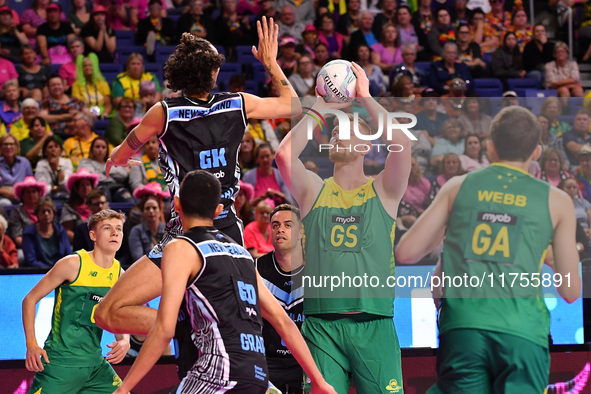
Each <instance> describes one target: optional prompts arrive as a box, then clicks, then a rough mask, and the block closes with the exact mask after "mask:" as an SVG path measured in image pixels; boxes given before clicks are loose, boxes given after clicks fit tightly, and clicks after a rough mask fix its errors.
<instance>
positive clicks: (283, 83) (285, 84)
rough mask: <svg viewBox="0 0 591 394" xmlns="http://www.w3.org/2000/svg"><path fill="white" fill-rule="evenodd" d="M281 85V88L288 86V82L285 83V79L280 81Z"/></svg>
mask: <svg viewBox="0 0 591 394" xmlns="http://www.w3.org/2000/svg"><path fill="white" fill-rule="evenodd" d="M281 84H282V85H283V86H289V82H287V81H286V80H285V79H282V80H281Z"/></svg>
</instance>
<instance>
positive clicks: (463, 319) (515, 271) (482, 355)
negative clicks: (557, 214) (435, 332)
mask: <svg viewBox="0 0 591 394" xmlns="http://www.w3.org/2000/svg"><path fill="white" fill-rule="evenodd" d="M549 194H550V184H548V183H546V182H542V181H540V180H538V179H535V178H533V177H531V176H530V175H529V174H528V173H526V172H524V171H522V170H521V169H519V168H516V167H512V166H509V165H505V164H499V163H496V164H493V165H492V166H490V167H488V168H486V169H483V170H479V171H474V172H471V173H469V174H468V175H467V177H466V179H465V180H464V182H463V183H462V186H461V187H460V190H459V192H458V195H457V197H456V198H455V201H454V204H453V207H452V210H451V213H450V216H449V220H448V227H447V233H446V240H445V245H444V249H443V250H444V251H443V260H442V261H443V264H442V271H443V273H444V275H445V277H450V278H452V279H453V278H454V277H463V276H464V274H467V275H468V278H472V277H477V278H478V279H479V280H482V278H484V279H485V280H484V282H483V283H482V285H481V286H478V285H476V286H474V287H473V285H471V284H468V285H464V284H462V285H461V286H459V287H454V286H453V285H452V286H451V287H450V284H449V283H448V282H445V283H444V298H443V299H442V304H441V311H440V316H439V326H440V327H439V328H440V335H441V345H440V350H439V353H438V363H437V368H438V375H439V378H438V382H437V384H436V385H435V386H434V387H432V388H431V389H430V390H429V391H428V392H429V393H430V394H434V393H455V394H458V393H483V394H486V393H515V392H527V393H543V392H544V389H545V388H546V385H547V383H548V374H549V371H550V356H549V353H548V335H549V333H550V314H549V312H548V309H547V307H546V304H545V302H544V299H543V287H542V286H541V282H540V281H541V280H542V278H541V269H542V264H543V262H544V258H545V255H546V251H547V248H548V245H549V243H550V242H551V240H552V237H553V234H554V229H553V226H552V220H551V217H550V209H549V206H548V198H549ZM532 274H533V275H532ZM516 275H517V280H516V281H513V279H514V278H515V276H516ZM522 277H524V278H525V277H527V279H528V280H529V283H530V285H527V283H526V282H525V280H522V279H521V278H522ZM536 277H537V278H539V281H536V279H535V278H536ZM444 280H445V279H444ZM458 283H459V282H458ZM474 283H475V282H474ZM536 284H537V287H536ZM524 285H525V286H524Z"/></svg>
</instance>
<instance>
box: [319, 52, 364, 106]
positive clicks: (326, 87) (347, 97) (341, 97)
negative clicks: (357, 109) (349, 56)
mask: <svg viewBox="0 0 591 394" xmlns="http://www.w3.org/2000/svg"><path fill="white" fill-rule="evenodd" d="M316 88H317V89H318V93H320V95H322V96H323V97H324V98H325V100H326V101H328V102H332V103H345V102H350V101H353V99H354V98H355V89H356V88H357V77H356V76H355V74H354V73H353V67H352V65H351V63H350V62H348V61H346V60H340V59H339V60H333V61H331V62H328V63H326V64H325V65H324V67H322V69H321V70H320V72H319V73H318V76H317V77H316Z"/></svg>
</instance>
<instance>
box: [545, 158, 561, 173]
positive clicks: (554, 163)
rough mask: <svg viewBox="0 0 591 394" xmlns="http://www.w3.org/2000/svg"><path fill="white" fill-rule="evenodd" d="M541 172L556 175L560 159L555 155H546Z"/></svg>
mask: <svg viewBox="0 0 591 394" xmlns="http://www.w3.org/2000/svg"><path fill="white" fill-rule="evenodd" d="M543 170H544V171H546V173H547V174H556V173H558V171H560V157H558V155H557V154H555V153H551V154H550V155H548V157H547V158H546V163H545V164H544V168H543Z"/></svg>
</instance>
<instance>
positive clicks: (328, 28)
mask: <svg viewBox="0 0 591 394" xmlns="http://www.w3.org/2000/svg"><path fill="white" fill-rule="evenodd" d="M322 31H323V32H325V33H332V32H333V31H334V21H333V20H332V19H331V18H329V17H326V16H325V17H324V18H322Z"/></svg>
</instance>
